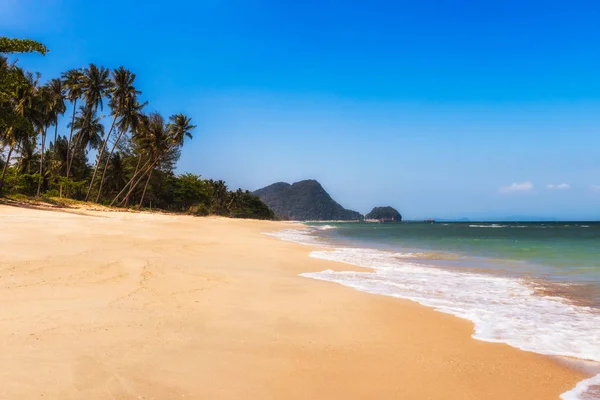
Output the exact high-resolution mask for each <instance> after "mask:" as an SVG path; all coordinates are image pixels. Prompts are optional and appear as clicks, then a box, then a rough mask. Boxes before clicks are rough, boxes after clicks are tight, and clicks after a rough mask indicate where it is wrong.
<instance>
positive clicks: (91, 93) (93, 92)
mask: <svg viewBox="0 0 600 400" xmlns="http://www.w3.org/2000/svg"><path fill="white" fill-rule="evenodd" d="M80 89H81V97H82V98H83V100H84V103H85V106H84V107H83V108H80V110H82V111H83V113H82V117H83V119H84V120H90V121H91V120H92V119H93V118H94V116H95V115H96V112H97V111H98V107H100V110H103V109H104V101H103V100H104V97H105V96H106V94H107V93H108V92H109V91H110V90H111V89H112V82H111V80H110V78H109V70H108V69H106V68H104V67H97V66H96V65H95V64H90V65H89V67H88V68H85V69H84V70H83V72H82V75H81V83H80ZM80 113H81V112H80ZM81 124H85V121H83V122H82V123H81ZM81 138H82V136H79V138H76V139H75V144H74V145H73V153H75V152H76V151H77V150H78V148H79V147H80V145H81V144H80V143H79V140H77V139H81ZM86 147H87V146H83V148H84V149H85V148H86ZM72 163H73V160H72V158H71V160H70V163H69V165H68V166H67V175H69V171H70V169H71V165H72ZM67 178H68V177H67Z"/></svg>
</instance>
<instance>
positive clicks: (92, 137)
mask: <svg viewBox="0 0 600 400" xmlns="http://www.w3.org/2000/svg"><path fill="white" fill-rule="evenodd" d="M101 121H102V117H101V116H96V115H95V114H92V115H91V117H88V109H87V107H83V106H82V107H80V108H79V112H78V113H77V116H76V117H75V121H74V122H73V124H69V127H71V125H72V127H73V129H74V130H75V136H76V137H77V142H78V143H79V144H80V148H81V149H87V148H88V147H91V148H92V149H97V148H98V146H100V144H101V143H102V137H103V136H104V125H103V124H102V122H101Z"/></svg>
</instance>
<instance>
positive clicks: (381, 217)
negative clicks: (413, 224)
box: [365, 206, 402, 222]
mask: <svg viewBox="0 0 600 400" xmlns="http://www.w3.org/2000/svg"><path fill="white" fill-rule="evenodd" d="M368 220H370V221H377V222H401V221H402V215H401V214H400V213H399V212H398V210H396V209H395V208H393V207H390V206H386V207H375V208H373V209H372V210H371V212H370V213H368V214H367V215H365V221H367V222H368Z"/></svg>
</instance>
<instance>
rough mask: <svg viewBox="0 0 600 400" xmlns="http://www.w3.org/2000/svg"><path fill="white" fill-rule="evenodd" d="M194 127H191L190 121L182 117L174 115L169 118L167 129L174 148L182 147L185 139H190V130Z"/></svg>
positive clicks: (194, 126)
mask: <svg viewBox="0 0 600 400" xmlns="http://www.w3.org/2000/svg"><path fill="white" fill-rule="evenodd" d="M194 128H196V125H192V119H191V118H189V117H187V116H185V115H183V114H175V115H171V116H170V117H169V129H170V130H171V131H172V132H171V135H172V137H173V141H174V142H175V145H176V146H179V147H182V146H183V141H184V140H185V138H186V137H187V138H189V139H192V132H191V131H192V130H193V129H194Z"/></svg>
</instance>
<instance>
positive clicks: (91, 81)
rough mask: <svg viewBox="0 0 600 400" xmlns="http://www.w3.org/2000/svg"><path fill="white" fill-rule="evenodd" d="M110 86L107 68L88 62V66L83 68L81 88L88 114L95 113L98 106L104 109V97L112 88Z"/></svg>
mask: <svg viewBox="0 0 600 400" xmlns="http://www.w3.org/2000/svg"><path fill="white" fill-rule="evenodd" d="M112 87H113V85H112V82H111V80H110V77H109V70H108V69H107V68H104V67H97V66H96V65H95V64H90V66H89V67H88V68H85V69H84V70H83V78H82V82H81V90H82V95H83V100H84V101H85V105H86V111H87V112H88V113H89V114H90V115H91V114H95V113H96V111H98V107H100V109H101V110H102V109H104V102H103V100H104V97H105V96H106V95H107V94H108V93H109V92H110V90H112Z"/></svg>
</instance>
